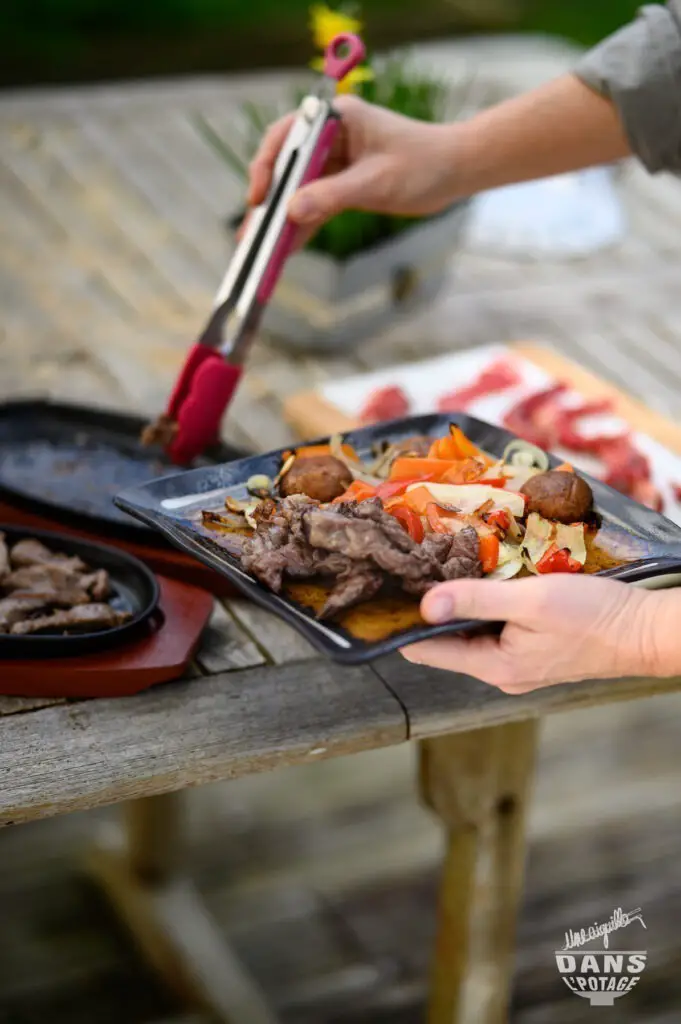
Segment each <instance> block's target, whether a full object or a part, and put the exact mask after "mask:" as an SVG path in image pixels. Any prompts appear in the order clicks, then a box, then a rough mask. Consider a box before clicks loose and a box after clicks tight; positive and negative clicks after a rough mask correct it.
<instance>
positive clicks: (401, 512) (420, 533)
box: [389, 505, 425, 544]
mask: <svg viewBox="0 0 681 1024" xmlns="http://www.w3.org/2000/svg"><path fill="white" fill-rule="evenodd" d="M389 511H390V515H391V516H392V517H393V519H397V521H398V522H399V523H401V524H402V526H403V527H404V528H405V530H406V531H407V533H408V534H409V536H410V537H411V539H412V540H415V541H416V543H417V544H420V543H421V541H422V540H423V538H424V535H425V530H424V528H423V523H422V522H421V517H420V516H417V514H416V512H414V511H413V509H410V508H408V507H407V506H406V505H398V506H397V507H395V508H393V509H390V510H389Z"/></svg>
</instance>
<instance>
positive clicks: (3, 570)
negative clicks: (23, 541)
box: [0, 533, 9, 583]
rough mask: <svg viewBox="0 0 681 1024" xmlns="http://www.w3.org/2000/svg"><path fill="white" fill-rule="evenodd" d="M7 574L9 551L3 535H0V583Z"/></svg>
mask: <svg viewBox="0 0 681 1024" xmlns="http://www.w3.org/2000/svg"><path fill="white" fill-rule="evenodd" d="M8 572H9V551H8V549H7V541H6V538H5V535H4V533H0V583H2V581H3V579H4V578H5V576H6V575H7V573H8Z"/></svg>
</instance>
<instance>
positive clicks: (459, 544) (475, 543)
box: [442, 526, 482, 580]
mask: <svg viewBox="0 0 681 1024" xmlns="http://www.w3.org/2000/svg"><path fill="white" fill-rule="evenodd" d="M442 575H443V576H444V578H445V579H446V580H462V579H475V578H476V577H478V578H479V577H480V576H482V563H481V562H480V540H479V538H478V535H477V533H476V532H475V529H474V528H473V527H472V526H467V527H466V528H465V529H464V530H462V531H461V532H460V533H457V534H456V536H455V537H452V546H451V548H450V550H449V555H448V557H447V561H446V562H445V564H444V566H443V568H442Z"/></svg>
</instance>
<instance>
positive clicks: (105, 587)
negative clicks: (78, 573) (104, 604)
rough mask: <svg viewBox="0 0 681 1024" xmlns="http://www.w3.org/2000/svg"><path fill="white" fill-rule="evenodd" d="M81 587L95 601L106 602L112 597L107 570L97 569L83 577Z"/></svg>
mask: <svg viewBox="0 0 681 1024" xmlns="http://www.w3.org/2000/svg"><path fill="white" fill-rule="evenodd" d="M81 586H82V587H83V589H84V590H85V591H87V593H88V594H89V595H90V597H92V598H94V600H95V601H105V600H106V598H107V597H110V596H111V581H110V579H109V574H108V572H107V571H106V569H96V570H95V572H91V573H86V574H85V575H83V576H82V577H81Z"/></svg>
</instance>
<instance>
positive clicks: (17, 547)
mask: <svg viewBox="0 0 681 1024" xmlns="http://www.w3.org/2000/svg"><path fill="white" fill-rule="evenodd" d="M10 564H11V565H12V568H14V569H21V568H22V567H23V566H30V565H51V566H60V567H61V568H63V569H68V570H70V571H71V572H86V571H87V566H86V564H85V562H83V561H82V559H80V558H78V556H77V555H73V556H69V555H62V554H55V553H54V552H53V551H50V550H49V548H46V547H45V545H44V544H42V543H41V542H40V541H39V540H35V539H34V538H30V537H29V538H26V539H25V540H20V541H17V543H16V544H14V545H13V547H12V550H11V551H10Z"/></svg>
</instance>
